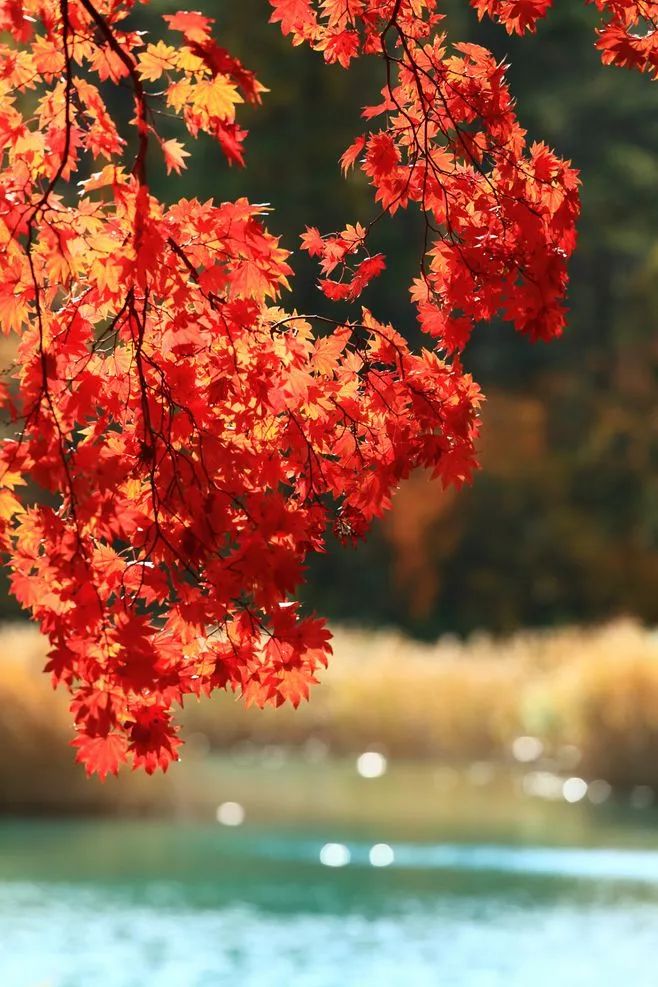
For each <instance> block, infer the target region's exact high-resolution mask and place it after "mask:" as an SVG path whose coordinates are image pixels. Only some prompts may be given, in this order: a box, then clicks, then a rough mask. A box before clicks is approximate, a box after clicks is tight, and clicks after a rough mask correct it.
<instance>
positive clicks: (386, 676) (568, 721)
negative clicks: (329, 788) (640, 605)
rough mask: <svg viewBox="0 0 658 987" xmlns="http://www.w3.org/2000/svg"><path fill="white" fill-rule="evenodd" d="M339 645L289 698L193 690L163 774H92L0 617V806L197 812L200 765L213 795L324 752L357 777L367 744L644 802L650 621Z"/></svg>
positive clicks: (533, 782)
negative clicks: (306, 695) (77, 759)
mask: <svg viewBox="0 0 658 987" xmlns="http://www.w3.org/2000/svg"><path fill="white" fill-rule="evenodd" d="M334 651H335V654H334V657H333V659H332V661H331V664H330V668H329V670H328V671H327V672H326V673H325V674H324V676H323V679H324V680H323V682H322V684H321V685H319V686H316V687H315V689H314V691H313V693H312V695H311V701H310V702H309V703H307V704H304V705H303V706H302V707H300V708H299V709H298V710H293V709H292V708H286V707H282V708H280V709H278V710H274V709H268V710H264V711H261V710H256V709H251V710H245V709H244V708H243V707H242V704H241V703H239V702H237V701H236V700H235V699H234V698H233V697H229V696H219V697H216V698H214V699H213V700H211V701H207V700H203V701H201V702H199V703H194V704H190V705H189V706H188V707H186V709H185V710H184V711H183V713H182V716H181V719H182V722H183V737H184V739H185V740H186V742H187V743H186V745H185V747H183V749H182V761H183V763H182V764H180V765H174V766H173V767H172V769H171V770H170V772H169V773H168V774H167V775H166V776H164V777H162V776H155V777H153V778H147V777H144V776H142V775H139V774H130V773H129V772H125V773H124V774H123V775H122V776H121V777H120V778H119V779H109V780H108V782H106V783H105V784H101V783H99V782H98V781H97V780H95V779H91V780H89V779H86V778H85V776H84V773H83V771H82V769H81V768H80V767H79V766H78V765H75V764H74V752H73V750H72V749H71V747H70V746H69V741H70V739H71V736H72V728H71V724H70V718H69V713H68V709H67V704H68V701H67V696H66V694H65V693H64V692H63V691H58V692H53V690H52V689H51V686H50V683H49V680H48V678H47V676H45V675H43V674H42V673H41V672H40V668H42V667H43V663H44V661H45V653H46V645H45V642H44V641H43V639H42V638H41V637H40V636H39V634H38V632H37V631H36V630H35V629H34V628H32V627H31V626H29V625H27V624H18V623H16V624H7V625H4V626H3V627H1V628H0V654H1V655H2V659H1V661H0V703H1V704H2V707H1V708H2V713H1V714H0V749H1V750H2V756H1V757H0V812H3V813H31V812H40V813H49V812H50V813H53V814H78V813H84V814H87V813H113V814H117V813H118V814H121V813H125V814H149V815H151V814H161V815H171V814H176V815H177V814H180V813H181V812H183V813H184V812H185V811H187V810H186V806H189V809H190V812H194V811H195V808H194V807H195V806H197V807H198V806H200V807H201V809H200V811H201V812H202V814H205V813H206V812H207V811H208V798H206V794H205V789H206V787H207V785H208V784H209V781H208V780H209V779H210V778H214V779H215V780H216V781H217V784H214V782H213V784H212V786H211V787H213V790H217V791H219V796H218V799H219V801H221V791H220V789H221V788H222V785H223V784H224V782H223V781H222V779H224V781H225V780H226V778H227V777H229V778H231V779H232V781H231V784H232V785H233V787H236V779H237V780H238V781H239V778H240V775H241V774H242V775H244V776H245V777H247V778H249V777H250V778H251V782H250V784H252V785H255V786H256V787H258V786H260V785H261V784H262V776H263V771H265V775H268V773H269V776H271V777H272V778H274V779H275V782H273V784H276V777H277V776H278V777H279V778H281V777H283V775H291V774H292V775H295V772H297V776H298V777H297V781H295V780H294V779H293V782H292V783H291V784H292V788H293V789H295V786H297V788H298V789H299V792H300V793H302V794H303V792H304V791H305V790H306V789H307V788H308V786H309V783H310V781H309V780H312V778H313V776H314V773H319V774H321V773H322V772H320V770H319V768H320V766H321V765H322V766H324V767H323V771H325V775H326V766H327V765H331V764H335V765H340V764H341V763H342V764H349V765H350V766H351V767H350V771H351V773H352V774H354V775H355V777H356V772H355V770H354V765H355V764H356V763H357V762H356V758H357V757H359V755H363V753H364V752H371V754H374V755H375V757H374V760H372V759H371V761H372V763H371V764H370V767H368V763H367V761H366V762H364V766H363V776H364V777H366V778H368V777H372V778H374V777H376V775H377V773H378V771H379V769H378V767H377V765H378V764H380V766H381V765H383V766H386V765H387V764H388V765H389V766H390V767H391V768H393V767H396V766H398V765H406V766H407V767H408V769H409V770H411V771H413V770H415V769H414V767H413V766H414V765H417V770H418V771H420V772H421V774H423V773H424V775H425V776H427V777H429V775H428V774H427V772H428V770H429V769H431V771H432V772H433V774H432V777H439V776H440V775H441V774H443V782H445V783H446V784H447V785H448V789H449V788H450V784H454V783H455V779H457V780H458V781H459V783H460V784H462V783H466V786H467V788H468V786H471V787H475V788H478V787H479V788H482V787H486V786H487V785H489V784H490V783H492V780H493V779H498V781H501V779H503V780H504V779H507V780H506V781H502V782H501V783H502V784H503V787H504V786H505V785H507V787H508V788H509V790H510V792H511V791H513V790H514V791H517V790H518V793H520V794H522V795H525V796H527V797H531V798H536V799H540V800H542V801H543V802H547V801H548V802H550V801H564V800H566V801H567V802H569V801H580V800H589V802H591V803H597V801H598V802H601V803H603V802H605V801H608V800H609V799H612V800H613V801H614V800H615V799H617V800H621V801H623V802H624V803H625V804H628V803H629V802H630V805H631V806H636V807H638V808H642V807H644V806H649V805H651V804H652V803H653V800H654V791H658V633H656V632H654V631H652V630H647V629H644V628H642V627H641V626H640V625H639V624H638V623H635V622H633V621H631V620H626V621H618V622H615V623H613V624H609V625H606V626H603V627H599V628H591V629H578V628H565V629H555V630H548V631H541V632H538V631H532V632H520V633H517V634H515V635H514V636H512V637H510V638H507V639H505V640H496V639H494V638H492V637H490V636H488V635H485V634H475V635H472V636H471V637H470V638H469V639H467V640H465V641H460V640H458V639H455V638H451V637H443V638H441V639H439V640H438V641H437V642H436V643H435V644H431V645H427V644H421V643H419V642H416V641H413V640H410V639H408V638H405V637H404V636H403V635H401V634H399V633H397V632H393V631H379V632H374V631H366V630H354V629H348V628H336V629H335V637H334ZM377 756H379V761H377ZM217 765H220V768H219V769H218V768H217ZM227 770H228V775H227ZM336 770H337V772H338V774H339V775H340V771H341V770H342V769H340V767H338V768H337V769H336ZM359 770H361V769H359ZM218 771H219V774H218V773H217V772H218ZM300 771H301V774H300ZM373 771H374V773H373ZM383 772H384V768H382V771H381V773H382V774H383ZM277 773H278V775H277ZM334 773H335V772H334ZM450 779H452V781H450ZM496 783H498V782H496ZM569 786H570V787H569ZM239 787H240V785H239V784H237V788H239ZM439 787H441V785H439ZM448 789H446V791H447V790H448ZM229 794H230V793H229ZM212 797H213V798H214V795H213V796H212ZM299 797H300V798H301V797H302V796H301V795H300V796H299ZM318 797H320V796H318ZM296 798H297V796H296ZM297 800H298V801H299V799H297ZM263 811H264V812H265V814H267V812H268V811H269V809H267V808H266V807H264V810H263Z"/></svg>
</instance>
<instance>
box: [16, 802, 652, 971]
mask: <svg viewBox="0 0 658 987" xmlns="http://www.w3.org/2000/svg"><path fill="white" fill-rule="evenodd" d="M327 835H328V834H324V836H323V835H322V834H321V833H315V832H311V833H307V834H306V835H305V834H303V833H287V834H286V833H281V832H279V833H275V834H272V833H270V832H269V831H268V830H266V829H263V828H252V827H248V826H244V827H242V828H241V829H239V830H238V829H235V828H229V829H227V828H224V827H221V826H217V825H215V826H212V827H211V826H201V825H176V824H171V823H166V824H165V823H152V822H141V823H137V822H132V823H126V822H119V821H115V822H107V821H106V822H85V823H83V822H75V823H74V822H61V823H50V824H46V823H37V822H31V823H30V822H14V823H5V824H3V825H2V826H1V827H0V936H1V941H0V984H2V987H145V985H146V987H150V985H154V987H155V985H157V987H224V985H227V987H228V985H231V987H233V985H235V987H370V985H373V987H397V985H401V984H402V985H405V987H430V985H431V987H549V985H550V987H571V985H573V987H588V985H592V987H594V985H596V987H618V985H623V984H626V983H628V984H633V985H634V987H654V985H655V983H656V975H655V963H654V954H655V945H656V942H657V941H658V841H657V844H656V849H650V848H646V847H645V848H643V849H624V848H619V849H615V850H611V849H608V850H605V849H601V848H589V849H588V848H577V847H560V846H554V847H543V848H532V847H514V846H497V845H495V844H486V845H484V844H472V845H460V844H445V843H436V844H423V845H420V844H418V845H416V844H413V843H409V842H400V843H397V844H396V843H393V844H391V849H392V850H393V854H394V859H393V860H392V861H389V864H388V866H386V867H373V866H372V863H371V860H370V857H371V851H372V844H371V843H370V842H368V841H364V840H362V839H361V838H355V839H353V840H349V839H347V840H346V842H345V844H344V845H345V846H346V847H347V849H348V851H349V863H348V864H347V865H346V866H344V867H340V868H334V867H327V866H325V865H323V863H322V862H321V859H320V857H321V851H322V848H323V847H324V846H325V845H326V844H327V843H328V842H330V841H329V840H328V839H326V838H325V837H326V836H327Z"/></svg>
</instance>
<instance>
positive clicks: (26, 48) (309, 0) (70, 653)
mask: <svg viewBox="0 0 658 987" xmlns="http://www.w3.org/2000/svg"><path fill="white" fill-rule="evenodd" d="M140 6H141V4H139V3H138V2H137V0H0V32H1V33H2V39H3V40H2V43H1V44H0V133H1V134H2V162H1V165H0V169H1V170H0V236H1V238H2V247H3V249H2V256H1V259H0V266H1V276H0V315H1V318H2V326H3V329H4V331H5V332H7V333H15V334H16V336H17V337H18V345H17V359H16V362H15V364H14V365H12V367H11V368H10V369H9V371H8V372H7V375H6V382H5V384H4V385H3V387H2V392H1V395H0V397H1V400H2V403H3V407H4V415H5V422H6V434H7V436H8V437H7V438H5V440H4V441H3V443H2V446H1V447H0V460H1V467H0V472H1V477H2V479H1V484H0V518H1V525H0V536H1V539H2V549H3V551H4V553H5V555H6V558H7V560H8V565H9V568H10V572H11V586H12V591H13V593H14V594H15V596H16V597H17V599H18V600H19V602H20V603H21V605H22V606H23V607H25V608H26V609H28V610H29V611H31V613H32V614H33V616H34V618H35V619H36V620H37V621H38V623H39V625H40V627H41V629H42V631H43V633H44V634H45V635H47V637H48V638H49V640H50V645H51V648H50V653H49V659H48V664H47V666H46V668H47V671H48V672H49V673H50V674H51V675H52V677H53V681H54V682H55V683H56V684H61V685H63V686H64V687H66V688H67V689H69V690H70V692H71V694H72V702H71V710H72V714H73V718H74V721H75V728H76V731H77V736H76V738H75V740H74V741H73V744H74V746H75V747H76V748H77V757H78V759H79V760H80V761H81V762H82V763H83V764H84V765H85V767H86V769H87V771H88V772H90V773H91V772H97V773H98V774H100V775H101V776H105V775H106V774H107V773H108V772H116V771H117V770H118V769H119V767H120V765H121V764H122V763H123V762H126V761H129V762H131V763H132V765H133V766H134V767H144V768H145V769H146V770H147V771H149V772H151V771H153V770H155V769H156V768H157V767H161V768H163V769H164V768H166V767H167V765H168V764H169V762H170V761H171V760H172V759H173V760H175V759H176V757H177V749H178V747H179V745H180V743H181V741H180V739H179V737H178V730H177V726H176V724H175V721H174V719H173V713H172V711H173V709H174V708H175V707H176V706H178V705H181V704H182V703H183V701H184V699H185V697H186V696H199V695H200V694H210V693H212V692H213V691H214V690H216V689H228V690H232V691H233V692H235V693H237V694H239V695H240V696H241V697H242V698H243V699H244V701H245V702H247V703H256V704H259V705H263V704H266V703H274V704H276V705H278V704H280V703H282V702H285V701H290V702H292V703H293V704H295V705H296V704H298V703H299V702H300V701H301V699H302V698H306V697H307V696H308V691H309V686H310V684H311V683H313V682H314V681H315V680H316V673H317V671H318V669H319V667H321V666H322V665H324V664H325V663H326V661H327V656H328V654H329V653H330V645H329V634H328V632H327V630H326V628H325V626H324V624H323V622H322V620H321V619H319V618H318V617H316V616H309V615H304V614H303V613H301V612H300V608H299V606H298V604H297V602H296V601H295V599H294V594H295V591H296V589H297V588H298V587H299V585H300V583H301V581H302V579H303V575H304V566H305V561H306V559H307V558H308V556H309V554H310V553H314V552H321V551H322V550H323V546H324V544H325V539H326V536H327V533H328V531H329V530H330V529H331V528H333V530H334V531H335V533H336V534H337V535H338V537H339V538H340V539H342V540H344V541H346V542H349V541H351V540H354V539H358V538H360V537H363V536H364V535H365V533H366V532H367V530H368V527H369V525H370V523H371V522H372V520H373V518H375V517H377V516H379V515H381V514H382V512H384V511H385V510H386V509H387V507H388V506H389V505H390V501H391V496H392V494H393V492H394V491H395V489H396V488H397V487H398V485H399V484H400V482H401V481H402V480H404V479H405V477H407V476H408V475H409V473H410V472H411V471H412V470H413V469H415V468H416V467H425V468H428V469H430V470H431V471H432V474H433V476H434V477H435V478H436V479H437V480H438V481H439V482H440V483H442V484H443V485H444V486H447V485H450V484H453V485H455V486H459V485H461V484H463V483H464V482H466V481H468V479H469V478H470V476H471V473H472V471H473V470H474V468H475V467H476V458H475V444H476V439H477V431H478V409H479V405H480V401H481V395H480V392H479V390H478V387H477V385H476V384H475V383H474V381H473V380H472V379H471V378H470V376H469V375H468V374H467V373H465V371H464V369H463V366H462V363H461V359H460V354H461V352H462V351H463V349H464V347H465V346H466V344H467V343H468V340H469V337H470V336H471V334H472V332H473V331H474V329H476V327H477V325H478V324H480V323H483V322H488V321H491V320H493V319H498V320H504V321H507V322H509V323H511V324H512V325H513V326H514V328H515V329H517V330H518V331H519V332H521V333H524V334H526V335H527V336H529V337H530V338H531V339H551V338H553V337H556V336H559V335H560V333H561V332H562V330H563V328H564V324H565V307H564V297H565V292H566V287H567V262H568V259H569V256H570V255H571V253H572V251H573V249H574V246H575V240H576V233H575V222H576V218H577V215H578V177H577V175H576V173H575V172H574V170H573V169H572V168H571V167H570V165H569V164H568V162H565V161H563V160H561V159H560V158H559V157H558V156H557V155H556V154H555V153H554V152H553V151H551V150H550V149H549V148H548V147H546V146H545V145H543V144H538V143H533V144H528V142H527V140H526V134H525V132H524V130H523V129H522V127H521V126H520V125H519V123H518V120H517V117H516V113H515V107H514V101H513V98H512V96H511V94H510V91H509V88H508V85H507V83H506V79H505V66H504V65H501V64H500V63H498V62H497V61H496V60H495V59H494V58H493V56H492V55H491V54H490V53H489V52H488V51H487V50H485V49H483V48H481V47H479V46H476V45H473V44H463V43H459V41H458V39H453V38H451V37H450V36H449V24H448V25H446V20H445V18H444V16H443V14H442V12H441V9H440V4H439V3H438V2H437V0H349V2H343V0H323V2H322V3H320V2H318V0H272V2H271V8H272V10H271V20H272V22H273V23H274V24H278V25H279V26H280V28H281V30H282V31H283V33H284V34H285V35H288V36H289V37H290V39H291V41H292V43H293V44H295V45H299V44H308V45H310V46H311V47H312V48H313V49H314V50H315V51H317V52H318V53H320V55H319V56H318V57H323V58H324V59H325V61H327V62H329V63H338V64H339V65H340V66H342V67H343V68H345V69H349V66H350V63H351V62H352V61H353V60H354V59H358V58H369V59H371V61H372V66H373V68H372V71H373V72H376V71H378V72H379V73H380V77H381V99H380V101H379V102H378V103H377V104H376V105H373V106H367V107H366V108H365V110H364V112H363V116H364V118H365V121H366V122H365V128H366V129H365V131H364V133H362V134H359V135H355V139H354V142H353V143H352V144H351V146H350V147H349V148H347V150H346V151H345V153H344V155H343V157H342V159H341V164H342V167H343V170H344V171H348V170H349V169H351V168H355V167H356V168H359V169H361V170H362V172H363V174H364V175H365V176H366V178H367V180H368V182H369V183H370V185H371V186H372V190H373V208H372V212H371V214H370V215H368V216H358V217H357V216H355V217H353V223H351V224H350V225H347V226H346V227H345V228H344V229H342V230H339V231H319V230H317V229H315V228H308V229H306V230H305V231H303V232H302V235H301V247H302V249H303V250H305V251H307V252H308V253H309V254H310V255H311V256H313V257H316V258H317V260H318V263H319V274H320V276H319V283H318V284H319V290H320V291H321V292H322V293H323V294H324V296H325V297H326V299H328V300H330V301H335V302H339V303H341V305H340V307H339V308H336V309H335V311H336V312H337V313H338V312H340V313H341V314H336V315H335V316H327V315H325V316H322V317H320V316H318V315H313V314H310V313H302V312H298V311H297V310H296V309H295V307H294V301H293V300H292V299H293V297H294V296H292V295H291V294H290V290H291V289H290V280H291V276H292V265H291V258H290V256H289V254H288V252H287V251H286V250H284V249H283V248H282V247H281V245H280V243H279V240H278V238H277V237H276V236H275V235H273V234H271V233H269V232H268V230H267V229H266V227H265V225H264V212H265V210H264V209H263V207H260V206H257V205H253V204H251V203H249V202H248V201H246V200H245V199H238V200H237V201H235V202H222V203H217V202H214V201H208V202H200V201H197V200H194V199H192V200H189V199H183V200H180V201H178V202H175V203H174V204H172V205H167V204H165V203H163V202H160V201H158V200H157V199H156V198H155V197H154V195H153V193H152V191H151V188H150V184H149V178H150V175H151V174H152V173H153V172H155V171H157V169H160V168H161V167H163V166H164V168H166V171H167V173H171V172H179V171H181V170H182V169H183V168H185V167H186V166H187V165H188V161H187V159H188V158H190V153H191V152H190V150H188V147H187V146H186V143H187V144H188V145H189V141H188V142H186V143H184V142H183V141H182V140H179V139H178V138H171V137H169V138H167V137H166V136H164V135H165V134H166V133H167V127H166V125H165V124H166V123H167V122H168V121H167V118H168V117H170V116H172V115H173V116H176V117H178V118H180V120H181V122H182V125H184V127H185V128H186V131H187V132H188V134H189V136H190V137H191V138H194V137H196V136H197V135H198V134H199V133H202V132H203V133H205V134H208V135H210V136H211V137H212V138H214V140H215V141H216V142H217V146H218V155H223V156H224V158H225V159H226V160H227V162H228V163H229V164H232V165H234V166H242V165H243V164H244V163H245V137H246V134H245V131H244V129H243V128H242V127H241V126H240V123H239V122H238V119H239V109H240V105H241V104H242V103H244V102H251V103H259V102H260V101H261V99H262V98H263V97H264V94H265V92H266V90H265V88H264V86H263V85H261V83H260V82H259V81H258V80H257V79H256V77H255V75H254V73H253V72H252V71H251V69H250V68H248V67H245V66H244V65H242V64H241V63H240V62H239V61H238V60H237V59H236V58H235V57H234V56H232V55H231V53H230V52H228V51H227V50H225V49H224V48H223V47H222V46H221V45H220V43H219V42H218V40H216V36H215V29H214V25H213V23H212V21H211V19H210V18H208V17H206V16H204V15H202V14H200V13H195V12H180V13H176V14H173V15H167V16H165V17H164V18H163V23H162V32H161V35H162V36H161V37H157V38H155V37H148V36H146V35H145V33H144V32H143V31H142V30H140V16H139V7H140ZM474 6H475V8H476V10H477V13H478V15H479V16H480V17H483V16H485V15H486V16H491V17H493V18H494V19H496V20H498V21H500V22H501V23H502V24H503V25H504V26H505V28H506V29H507V30H508V31H509V32H517V33H522V32H524V31H526V30H534V29H535V27H536V24H537V21H538V20H539V19H540V18H541V17H543V16H544V15H545V14H546V12H547V8H548V7H549V6H550V3H549V0H474ZM597 6H598V7H599V9H600V11H601V14H602V27H601V29H600V31H599V35H598V39H597V41H596V43H597V45H598V46H599V47H600V48H601V51H602V57H603V59H604V61H607V62H616V63H617V64H620V65H625V66H629V67H634V68H637V69H639V70H641V71H648V72H650V73H652V74H654V75H656V74H657V73H658V42H657V41H654V33H652V32H653V31H654V28H653V25H654V20H653V18H654V17H655V16H656V14H658V3H653V2H649V3H626V2H618V0H615V2H607V0H598V2H597ZM264 16H266V14H264ZM641 25H644V26H645V28H648V29H646V30H644V31H642V30H640V29H639V26H641ZM218 36H219V38H220V40H221V31H220V33H219V35H218ZM656 36H657V37H658V34H656ZM126 108H129V112H128V113H126V112H125V110H126ZM189 163H191V162H189ZM273 198H275V195H273ZM401 209H414V210H418V211H419V213H420V215H421V217H422V219H423V225H424V240H423V242H422V243H420V244H419V255H420V263H419V269H418V273H417V277H416V278H415V279H414V281H413V283H412V284H411V286H410V290H411V297H412V300H413V302H414V304H415V306H416V309H417V314H418V321H419V323H420V326H421V328H422V329H423V330H424V332H425V333H426V335H427V343H426V347H425V348H423V349H422V350H421V351H420V352H413V351H412V350H411V349H410V347H409V345H408V343H407V341H406V340H405V337H404V335H402V334H401V333H400V332H399V331H398V330H396V329H394V328H393V327H392V326H391V325H389V324H387V322H386V321H383V320H382V318H383V316H382V314H381V313H377V314H373V313H372V312H370V311H369V310H368V309H367V308H365V307H360V306H359V304H358V300H359V298H360V296H361V294H362V293H363V291H364V289H365V288H366V287H367V286H368V284H369V282H370V281H372V279H373V278H376V277H378V276H382V275H384V271H385V266H386V260H385V257H384V256H382V254H381V253H377V252H376V251H375V252H373V249H372V246H371V244H372V240H373V236H372V233H373V230H374V229H375V227H376V224H377V222H378V221H379V220H380V218H381V217H382V216H384V215H390V216H394V215H395V213H396V212H397V211H398V210H401ZM300 232H301V231H300ZM384 276H385V275H384ZM283 303H287V306H286V308H285V309H284V308H283V307H281V306H282V304H283ZM346 303H352V306H351V310H350V314H349V316H343V314H342V312H343V311H345V304H346Z"/></svg>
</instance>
